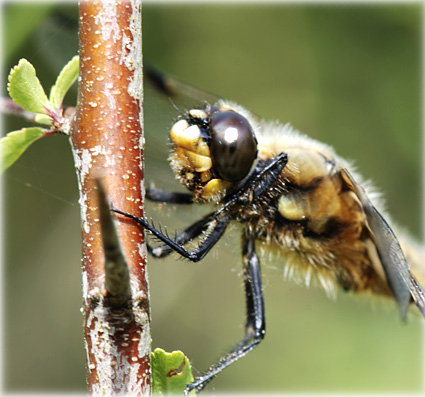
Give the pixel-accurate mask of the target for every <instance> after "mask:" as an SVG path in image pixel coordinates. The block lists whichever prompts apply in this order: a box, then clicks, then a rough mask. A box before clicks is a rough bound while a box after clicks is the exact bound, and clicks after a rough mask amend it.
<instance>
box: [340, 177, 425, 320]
mask: <svg viewBox="0 0 425 397" xmlns="http://www.w3.org/2000/svg"><path fill="white" fill-rule="evenodd" d="M340 174H341V176H342V178H343V179H344V181H345V183H346V184H347V187H348V188H349V189H350V190H352V191H353V192H354V193H355V194H356V195H357V197H358V198H359V200H360V202H361V203H362V205H363V210H364V212H365V214H366V218H367V222H368V225H369V228H370V230H371V232H372V234H373V238H374V240H375V245H376V250H377V252H378V255H379V258H380V260H381V263H382V266H383V268H384V271H385V275H386V277H387V281H388V284H389V286H390V289H391V291H392V293H393V295H394V297H395V299H396V301H397V304H398V306H399V309H400V314H401V316H402V318H403V319H404V318H405V317H406V313H407V310H408V307H409V303H410V296H412V298H413V300H414V301H415V303H416V306H417V307H418V308H419V310H420V311H421V312H422V314H423V315H424V316H425V292H424V289H423V287H422V285H421V284H420V283H419V282H418V280H417V279H416V278H415V276H414V275H413V274H412V273H411V272H410V270H409V269H410V265H409V263H408V262H407V260H406V257H405V256H404V253H403V251H402V249H401V247H400V243H399V242H398V240H397V237H396V236H395V234H394V232H393V231H392V229H391V228H390V226H389V225H388V223H387V221H386V220H385V219H384V218H383V216H382V215H381V214H380V213H379V212H378V210H377V209H376V208H375V207H374V205H373V204H372V202H371V201H370V199H369V197H368V196H367V194H366V192H365V191H364V189H363V188H362V187H361V186H360V185H358V184H357V183H356V182H355V181H354V179H353V177H352V176H351V175H350V173H349V172H348V171H347V170H346V169H341V170H340Z"/></svg>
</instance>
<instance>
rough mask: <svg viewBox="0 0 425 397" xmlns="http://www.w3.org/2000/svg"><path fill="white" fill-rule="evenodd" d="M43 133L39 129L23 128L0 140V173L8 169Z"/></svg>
mask: <svg viewBox="0 0 425 397" xmlns="http://www.w3.org/2000/svg"><path fill="white" fill-rule="evenodd" d="M43 135H44V131H43V130H42V129H41V128H35V127H34V128H23V129H22V130H18V131H13V132H10V133H9V134H7V135H6V136H5V137H3V138H1V139H0V155H1V167H0V172H3V171H4V170H5V169H7V168H8V167H10V166H11V165H12V164H13V163H14V162H15V161H16V160H18V158H19V156H20V155H21V154H22V153H23V152H25V150H27V148H28V146H30V145H31V143H33V142H34V141H36V140H37V139H39V138H41V137H42V136H43Z"/></svg>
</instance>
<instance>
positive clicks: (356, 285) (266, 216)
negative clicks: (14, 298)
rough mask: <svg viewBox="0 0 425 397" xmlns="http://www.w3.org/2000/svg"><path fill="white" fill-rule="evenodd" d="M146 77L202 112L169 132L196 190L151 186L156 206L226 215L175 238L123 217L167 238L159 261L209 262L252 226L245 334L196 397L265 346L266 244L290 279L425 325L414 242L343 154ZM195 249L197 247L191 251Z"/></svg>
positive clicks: (183, 116) (184, 116) (183, 174)
mask: <svg viewBox="0 0 425 397" xmlns="http://www.w3.org/2000/svg"><path fill="white" fill-rule="evenodd" d="M146 75H147V78H148V79H149V81H150V83H151V84H153V85H154V86H155V87H156V88H157V89H158V90H159V91H161V92H162V93H163V94H164V95H166V96H168V97H169V98H170V99H171V100H173V98H175V97H177V96H183V97H184V98H185V99H187V101H186V103H191V101H195V102H196V103H197V104H198V106H196V107H191V106H192V105H191V104H190V105H187V106H188V107H185V108H184V109H183V110H182V109H180V108H177V107H175V108H176V113H178V116H177V119H176V120H175V122H174V124H173V125H172V127H171V129H170V134H169V140H170V143H171V150H170V155H169V162H170V165H171V168H172V170H173V172H174V174H175V176H176V178H177V180H178V181H179V182H180V183H181V184H182V185H183V186H184V187H185V188H187V190H188V192H186V193H176V192H168V191H163V190H159V189H155V188H150V189H147V191H146V197H147V199H149V200H151V201H154V202H159V203H167V204H173V205H176V204H177V205H178V204H193V203H200V204H207V203H212V204H213V205H214V208H215V209H214V210H213V211H212V212H210V213H208V214H207V215H206V216H204V217H202V218H201V219H199V220H197V221H195V222H193V223H192V224H191V225H189V226H188V227H187V228H186V229H184V230H183V231H182V232H180V233H178V234H177V235H176V236H175V237H174V238H170V237H169V236H168V235H167V234H164V233H163V232H162V230H161V229H158V228H156V227H154V226H153V224H152V222H149V221H148V220H147V219H145V218H144V217H136V216H134V215H132V214H129V213H126V212H123V211H121V210H120V209H117V208H112V210H113V211H114V212H115V213H116V214H118V216H121V217H126V218H130V219H132V220H133V221H135V222H137V223H138V224H139V225H140V226H141V227H143V228H145V229H146V230H148V231H149V232H150V233H151V234H153V235H154V236H155V237H156V238H157V239H159V240H160V242H161V244H160V245H158V246H156V247H152V246H151V245H148V251H149V253H150V254H151V255H152V256H153V257H156V258H162V257H165V256H168V255H170V254H171V253H173V252H176V253H177V254H179V255H180V256H181V257H183V258H186V259H187V260H189V261H192V262H198V261H201V260H202V259H203V258H204V257H205V256H206V255H207V254H208V253H209V252H210V250H211V249H213V247H214V246H215V245H216V243H217V242H218V241H219V240H220V238H221V237H222V236H223V234H224V233H225V232H226V229H227V228H228V226H229V225H230V224H231V223H235V222H236V223H239V224H240V225H241V226H242V241H243V244H242V246H243V248H242V253H241V255H242V264H243V281H244V289H245V298H246V323H245V333H244V335H243V337H242V339H241V340H240V341H239V342H238V343H237V344H236V345H235V346H234V347H233V349H231V350H230V351H229V352H228V353H227V354H226V355H224V356H223V357H222V358H220V359H219V360H218V362H217V363H215V364H213V365H212V366H211V367H210V368H209V369H208V370H207V371H206V373H205V374H203V375H202V376H200V377H198V378H196V379H195V381H194V382H193V383H192V384H190V385H187V387H186V389H185V393H186V394H188V393H189V392H190V391H191V390H196V391H197V392H199V391H201V390H202V389H203V388H204V387H205V386H206V385H207V384H208V383H209V382H210V381H211V380H212V379H213V378H214V377H215V376H216V375H217V374H218V373H219V372H221V371H222V370H223V369H225V368H226V367H228V366H229V365H230V364H232V363H233V362H235V361H236V360H238V359H239V358H241V357H243V356H245V355H246V354H247V353H248V352H250V351H251V350H253V349H254V348H255V347H256V346H257V345H258V344H259V343H260V342H261V341H262V340H263V339H264V337H265V330H266V325H265V324H266V323H265V304H264V298H263V287H262V276H261V265H260V257H259V255H258V254H257V249H258V246H261V247H262V248H264V249H265V250H270V251H273V252H274V253H277V257H278V258H279V260H280V262H282V263H283V266H284V268H285V274H287V275H289V276H291V277H293V278H294V279H298V280H299V279H301V280H303V281H304V283H305V284H306V285H307V286H308V285H310V283H311V281H312V280H313V279H314V280H317V281H318V283H319V284H320V285H322V286H323V288H324V289H325V291H326V292H327V293H328V294H329V295H333V294H334V291H335V289H336V288H340V289H343V290H345V291H352V292H356V293H357V292H358V293H362V292H369V293H372V294H377V295H383V296H387V297H390V298H393V299H394V300H395V301H396V303H397V305H398V307H399V311H400V315H401V317H402V318H403V319H404V318H405V317H406V314H407V311H408V310H409V307H410V306H411V305H412V304H415V305H416V306H417V308H418V309H419V311H420V313H421V314H422V315H423V316H425V292H424V289H423V287H422V285H421V282H420V280H419V276H418V275H416V274H415V272H414V271H412V270H411V264H412V263H414V262H415V261H417V259H416V258H417V257H416V255H415V250H414V246H413V244H412V243H410V241H409V239H407V238H406V237H405V236H404V235H402V234H400V233H399V232H394V231H393V228H392V227H391V226H390V224H391V220H390V218H389V216H388V215H386V214H384V212H383V211H382V210H381V209H380V202H379V200H377V198H376V197H377V195H376V193H375V192H374V190H373V188H371V187H370V186H369V185H368V184H365V183H364V182H363V179H362V177H361V176H360V175H359V174H358V173H357V172H356V171H355V170H354V169H353V167H352V166H351V164H350V163H349V162H347V161H346V160H344V159H343V158H342V157H340V156H338V155H337V154H336V153H335V151H334V150H333V148H332V147H330V146H329V145H327V144H324V143H321V142H319V141H316V140H314V139H312V138H310V137H308V136H307V135H304V134H302V133H300V132H299V131H297V130H295V129H294V128H293V127H291V126H290V125H289V124H277V123H276V122H268V121H265V120H263V119H261V118H260V117H258V116H257V115H255V114H254V113H252V112H250V111H248V110H247V109H245V108H244V107H242V106H240V105H238V104H236V103H234V102H231V101H226V100H221V99H219V100H217V99H216V97H215V96H214V95H213V94H209V93H205V92H204V91H202V90H199V89H197V88H194V87H191V86H189V85H186V84H185V83H182V82H181V81H179V80H178V79H175V78H173V77H171V76H168V75H166V74H163V73H161V72H159V71H157V70H155V69H149V68H148V69H147V70H146ZM199 104H201V106H199ZM194 240H197V241H198V243H197V247H196V248H195V249H193V250H189V249H187V248H186V246H187V245H188V244H189V243H192V242H193V241H194ZM421 265H423V264H422V263H418V264H417V266H418V268H419V266H421Z"/></svg>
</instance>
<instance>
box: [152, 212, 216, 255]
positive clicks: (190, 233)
mask: <svg viewBox="0 0 425 397" xmlns="http://www.w3.org/2000/svg"><path fill="white" fill-rule="evenodd" d="M212 214H214V213H210V214H208V215H207V216H204V217H203V218H202V219H201V220H199V221H197V222H195V223H193V224H192V225H190V226H189V227H187V228H186V229H184V230H183V231H182V232H180V233H179V234H178V235H177V236H176V237H175V238H174V239H173V240H174V242H175V243H176V244H179V245H184V244H186V243H188V242H189V241H190V240H192V239H194V238H196V237H198V236H199V235H200V234H201V233H203V232H205V230H207V229H208V226H209V224H210V222H211V220H212V217H211V215H212ZM148 252H149V253H150V254H151V255H152V256H154V257H155V258H163V257H165V256H167V255H169V254H171V253H172V252H174V251H173V249H172V248H171V247H170V246H169V245H168V244H162V245H159V246H158V247H155V248H152V247H150V245H149V244H148Z"/></svg>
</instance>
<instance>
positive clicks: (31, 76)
mask: <svg viewBox="0 0 425 397" xmlns="http://www.w3.org/2000/svg"><path fill="white" fill-rule="evenodd" d="M7 90H8V91H9V94H10V97H11V98H12V99H13V101H14V102H15V103H16V104H17V105H19V106H22V107H23V108H24V109H25V110H28V111H29V112H33V113H44V114H46V109H45V108H50V107H51V106H50V103H49V100H48V99H47V96H46V94H45V92H44V90H43V87H42V86H41V84H40V81H39V80H38V78H37V76H36V74H35V69H34V66H32V65H31V64H30V63H29V62H28V61H27V60H26V59H21V60H20V61H19V63H18V65H17V66H15V67H14V68H13V69H12V70H11V71H10V74H9V83H8V85H7Z"/></svg>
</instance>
